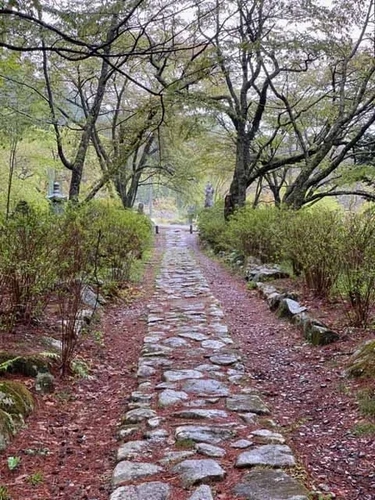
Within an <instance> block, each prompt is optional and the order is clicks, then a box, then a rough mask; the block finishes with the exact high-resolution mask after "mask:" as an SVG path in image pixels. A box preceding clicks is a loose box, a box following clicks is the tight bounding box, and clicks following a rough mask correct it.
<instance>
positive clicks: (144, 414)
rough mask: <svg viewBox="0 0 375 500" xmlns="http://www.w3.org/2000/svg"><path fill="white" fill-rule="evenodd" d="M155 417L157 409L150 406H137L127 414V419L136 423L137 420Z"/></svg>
mask: <svg viewBox="0 0 375 500" xmlns="http://www.w3.org/2000/svg"><path fill="white" fill-rule="evenodd" d="M153 417H156V411H154V410H150V408H136V409H135V410H130V411H128V412H127V413H126V414H125V421H126V422H130V423H131V424H136V423H137V422H142V421H143V420H147V419H148V418H153Z"/></svg>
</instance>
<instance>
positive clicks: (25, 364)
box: [0, 351, 52, 377]
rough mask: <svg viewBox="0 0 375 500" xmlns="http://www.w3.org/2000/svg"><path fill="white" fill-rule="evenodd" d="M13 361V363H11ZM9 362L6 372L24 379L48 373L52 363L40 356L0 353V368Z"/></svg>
mask: <svg viewBox="0 0 375 500" xmlns="http://www.w3.org/2000/svg"><path fill="white" fill-rule="evenodd" d="M12 360H13V361H12ZM7 362H9V364H8V366H7V369H6V371H7V372H9V373H19V374H20V375H25V376H26V377H36V376H37V375H38V373H40V372H48V371H49V369H50V367H51V364H52V361H51V360H50V359H47V358H46V357H45V356H43V355H42V354H27V355H21V356H20V355H18V354H17V353H15V352H6V351H1V352H0V366H1V365H2V364H3V363H7Z"/></svg>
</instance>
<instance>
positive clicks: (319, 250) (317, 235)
mask: <svg viewBox="0 0 375 500" xmlns="http://www.w3.org/2000/svg"><path fill="white" fill-rule="evenodd" d="M343 238H344V228H343V222H342V214H341V213H340V212H337V211H331V210H327V209H319V208H316V209H312V210H300V211H298V212H292V216H291V217H289V218H288V221H287V224H286V226H285V227H284V230H283V240H282V246H283V252H284V255H285V258H286V259H287V260H289V261H290V262H291V263H292V265H293V268H294V270H295V271H296V272H303V275H304V278H305V280H306V284H307V286H308V287H309V288H311V289H312V290H313V292H314V293H315V294H316V295H318V296H326V295H328V294H329V292H330V291H331V290H332V287H333V286H334V285H335V283H336V281H337V279H338V277H339V273H340V270H341V256H342V251H343Z"/></svg>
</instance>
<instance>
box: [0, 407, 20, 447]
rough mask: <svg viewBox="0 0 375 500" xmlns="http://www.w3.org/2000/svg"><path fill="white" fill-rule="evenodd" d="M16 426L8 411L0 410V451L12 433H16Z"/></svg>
mask: <svg viewBox="0 0 375 500" xmlns="http://www.w3.org/2000/svg"><path fill="white" fill-rule="evenodd" d="M16 427H17V426H16V425H15V424H14V421H13V419H12V417H11V416H10V415H9V413H7V412H6V411H3V410H0V451H1V450H5V448H6V447H7V445H8V443H9V442H10V440H11V439H12V437H13V435H14V434H15V433H16Z"/></svg>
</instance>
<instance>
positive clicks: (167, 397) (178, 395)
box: [158, 389, 189, 406]
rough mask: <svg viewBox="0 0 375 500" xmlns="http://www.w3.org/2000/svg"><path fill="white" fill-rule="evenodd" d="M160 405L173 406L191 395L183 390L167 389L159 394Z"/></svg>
mask: <svg viewBox="0 0 375 500" xmlns="http://www.w3.org/2000/svg"><path fill="white" fill-rule="evenodd" d="M158 399H159V405H160V406H171V405H174V404H177V403H181V401H186V400H187V399H189V396H188V394H187V393H186V392H183V391H174V390H172V389H165V390H164V391H163V392H161V393H160V394H159V398H158Z"/></svg>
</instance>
